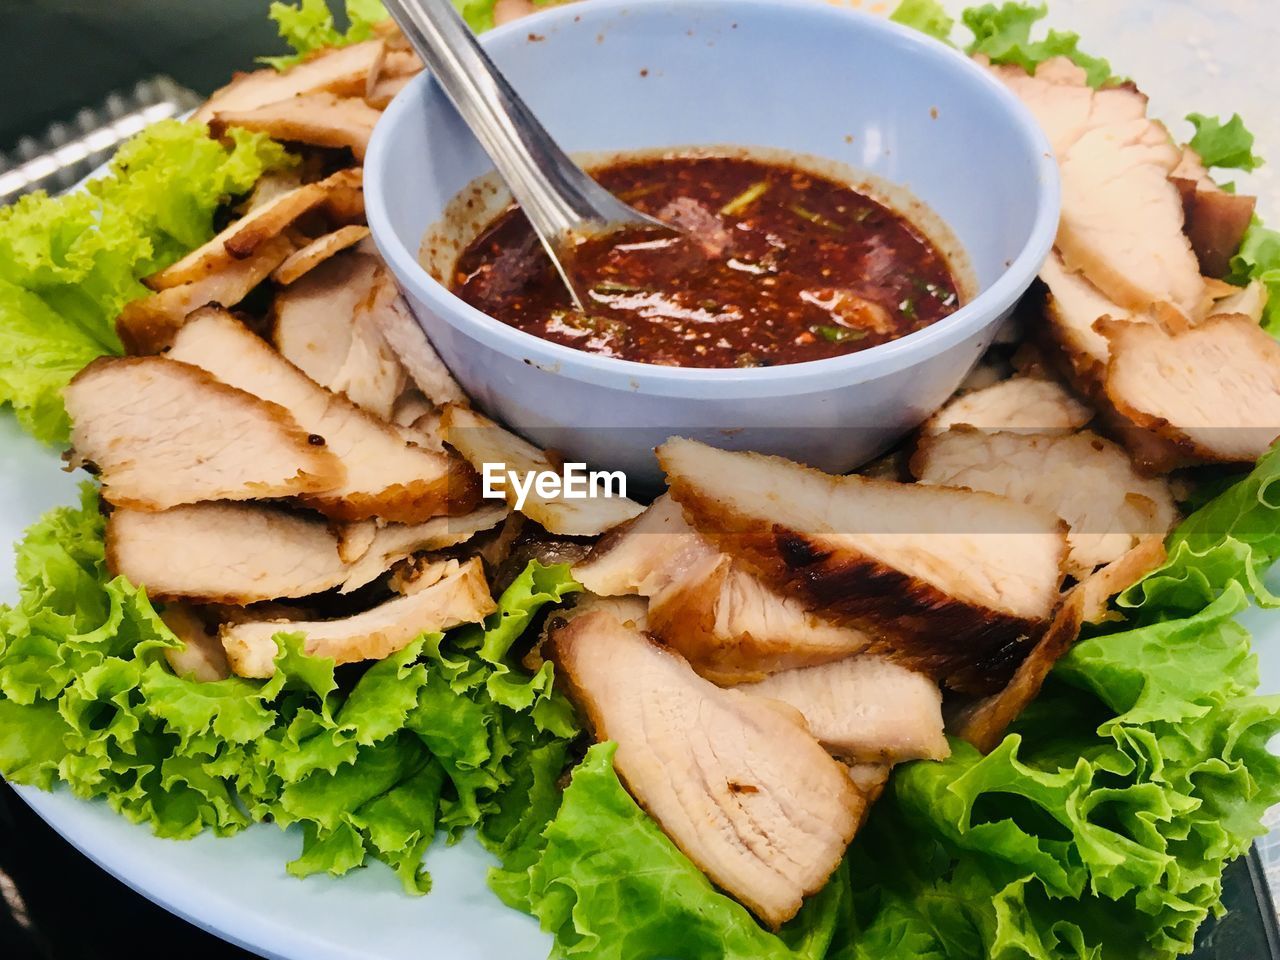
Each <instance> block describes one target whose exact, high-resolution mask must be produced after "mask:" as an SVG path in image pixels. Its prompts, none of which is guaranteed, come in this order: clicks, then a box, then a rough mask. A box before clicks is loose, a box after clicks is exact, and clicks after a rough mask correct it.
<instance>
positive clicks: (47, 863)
mask: <svg viewBox="0 0 1280 960" xmlns="http://www.w3.org/2000/svg"><path fill="white" fill-rule="evenodd" d="M267 5H268V0H36V2H32V0H0V25H2V26H3V29H4V33H5V37H6V41H7V42H6V44H5V51H4V56H3V57H2V58H0V81H3V83H2V85H0V90H3V91H4V95H3V96H0V153H5V152H9V151H10V150H11V148H12V147H13V145H14V144H15V143H16V142H17V141H18V140H19V138H21V137H24V136H35V137H39V136H40V135H41V134H43V132H44V131H45V130H46V129H47V128H48V126H49V125H50V124H52V123H56V122H67V121H70V120H71V119H72V117H73V116H74V115H75V113H76V112H77V111H78V110H80V109H81V108H83V107H90V108H93V107H96V106H97V105H99V104H100V103H102V101H103V100H104V99H105V98H106V96H107V95H108V94H110V93H112V92H115V91H120V92H127V91H128V90H130V89H131V88H132V87H133V86H134V84H136V83H137V82H139V81H141V80H144V79H148V78H151V77H154V76H156V75H167V76H169V77H172V78H173V79H174V80H176V81H177V82H178V83H180V84H181V85H183V86H185V87H188V88H190V89H192V90H195V91H196V92H198V93H201V94H208V93H210V92H211V91H212V90H214V89H215V88H216V87H218V86H221V85H222V84H224V83H226V81H227V79H228V77H229V76H230V74H231V72H232V71H233V70H237V69H251V68H252V67H253V59H254V57H256V56H259V55H263V54H270V53H276V52H279V51H280V50H281V49H282V48H281V44H280V41H279V39H278V38H277V36H276V32H275V25H274V24H273V23H271V22H270V21H269V20H268V19H267V17H266V10H267ZM1253 866H1254V869H1253V870H1251V865H1250V862H1249V861H1247V860H1241V861H1238V862H1237V863H1235V864H1233V865H1232V866H1231V867H1230V868H1229V869H1228V871H1227V882H1226V901H1227V905H1228V907H1229V908H1230V912H1229V913H1228V915H1227V917H1226V918H1225V919H1224V920H1223V921H1222V922H1221V923H1220V924H1217V925H1216V926H1215V925H1213V924H1207V925H1206V928H1205V929H1203V930H1202V931H1201V936H1200V949H1199V950H1198V951H1197V953H1196V955H1195V956H1196V957H1197V958H1199V960H1265V958H1267V957H1276V958H1277V960H1280V953H1275V952H1274V950H1275V921H1274V916H1273V914H1272V913H1271V911H1270V910H1269V909H1264V908H1262V907H1260V905H1259V896H1258V889H1259V888H1258V886H1257V885H1258V884H1260V883H1261V880H1260V879H1257V880H1256V881H1255V877H1257V878H1260V876H1261V870H1260V869H1258V868H1257V867H1256V864H1254V865H1253ZM117 957H129V958H130V960H150V958H153V957H154V958H157V960H159V958H165V960H171V958H174V957H178V958H182V960H214V958H216V960H248V958H250V957H251V954H248V953H245V952H244V951H242V950H238V949H236V948H234V947H231V946H229V945H227V944H224V943H222V942H221V941H219V940H217V939H216V938H214V937H211V936H209V935H208V934H205V933H203V932H201V931H199V930H197V929H196V928H194V927H192V926H190V925H188V924H186V923H184V922H183V921H181V920H179V919H177V918H175V917H173V916H171V915H169V914H168V913H166V912H165V911H164V910H162V909H160V908H159V907H156V906H154V905H153V904H151V903H149V902H148V901H146V900H144V899H142V898H141V897H138V896H136V895H134V894H133V893H132V892H131V891H129V890H128V888H126V887H125V886H124V885H123V884H121V883H119V882H118V881H116V880H114V879H112V878H111V877H110V876H108V875H107V874H106V873H104V872H103V871H102V870H100V869H98V868H97V867H96V866H94V865H93V864H92V863H91V862H90V861H89V860H87V859H86V858H85V857H84V856H82V855H81V854H79V853H78V852H77V851H75V850H74V849H73V848H72V847H70V846H69V845H68V844H67V843H66V842H65V841H63V840H62V839H61V838H60V837H58V836H57V834H55V833H54V832H53V831H52V830H51V829H50V828H49V827H47V826H46V825H45V824H44V823H43V822H42V821H41V820H40V819H39V818H38V817H36V816H35V815H34V814H33V813H32V812H31V811H30V810H29V809H28V808H27V806H26V804H24V803H23V802H22V801H21V800H19V799H18V798H17V796H16V795H15V794H14V793H13V791H12V790H11V789H10V788H9V787H8V786H7V785H6V784H4V783H3V782H2V781H0V958H2V960H108V958H111V960H113V958H117Z"/></svg>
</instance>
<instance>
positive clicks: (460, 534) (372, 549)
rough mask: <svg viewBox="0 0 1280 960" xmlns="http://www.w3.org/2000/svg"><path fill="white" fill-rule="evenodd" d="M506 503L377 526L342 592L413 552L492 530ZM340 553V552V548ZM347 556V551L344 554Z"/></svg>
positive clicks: (502, 517)
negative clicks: (422, 521)
mask: <svg viewBox="0 0 1280 960" xmlns="http://www.w3.org/2000/svg"><path fill="white" fill-rule="evenodd" d="M507 513H508V510H507V507H506V505H505V504H496V505H491V504H482V505H481V506H480V508H479V509H477V510H474V511H472V512H471V513H468V514H467V515H466V516H462V517H436V518H435V519H433V520H428V521H427V522H426V523H417V524H402V523H393V524H388V525H387V526H384V527H377V528H376V532H375V533H374V535H373V537H372V538H370V539H369V541H368V547H367V548H366V549H365V550H364V551H363V553H361V554H360V556H359V557H358V558H356V559H354V560H351V561H350V562H351V563H352V567H351V572H350V574H349V575H348V576H347V579H346V581H345V582H344V583H343V584H342V589H341V590H340V591H339V592H341V593H350V592H351V591H352V590H356V589H358V588H359V587H363V586H364V585H365V584H367V583H371V582H372V581H374V580H376V579H377V578H378V577H380V576H382V574H383V573H385V572H386V571H387V570H389V569H390V568H391V567H392V566H393V565H394V564H395V563H396V562H397V561H399V560H403V559H404V558H405V557H408V556H411V555H412V554H415V553H421V552H423V551H429V550H446V549H448V548H449V547H454V546H457V545H458V544H460V543H465V542H466V541H468V540H470V539H471V538H472V537H474V536H475V535H476V534H477V533H480V532H481V531H483V530H491V529H493V528H494V527H496V526H497V525H498V524H500V523H501V522H502V521H503V520H505V519H506V517H507ZM340 552H341V551H340ZM347 556H350V553H348V554H347Z"/></svg>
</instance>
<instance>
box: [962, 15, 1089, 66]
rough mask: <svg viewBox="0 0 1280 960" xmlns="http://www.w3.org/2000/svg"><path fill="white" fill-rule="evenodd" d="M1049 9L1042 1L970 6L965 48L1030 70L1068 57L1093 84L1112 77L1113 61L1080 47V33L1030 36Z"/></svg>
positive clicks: (966, 23) (1057, 31)
mask: <svg viewBox="0 0 1280 960" xmlns="http://www.w3.org/2000/svg"><path fill="white" fill-rule="evenodd" d="M1047 13H1048V7H1047V6H1044V5H1043V4H1042V5H1040V6H1033V5H1032V4H1027V3H1005V4H1002V5H1001V6H999V7H997V6H995V4H991V3H988V4H985V5H983V6H981V7H970V8H969V9H967V10H965V11H964V13H963V14H962V15H961V19H962V20H963V21H964V25H965V26H966V27H968V28H969V30H970V31H971V32H972V33H973V42H972V43H970V44H969V46H968V47H967V48H966V52H967V53H969V54H970V55H971V56H972V55H975V54H982V55H983V56H986V57H988V58H990V60H991V62H992V63H1014V64H1017V65H1018V66H1020V67H1022V68H1023V69H1025V70H1027V71H1034V70H1035V68H1036V67H1037V66H1039V65H1040V64H1041V63H1043V62H1044V61H1045V60H1048V59H1050V58H1052V57H1066V58H1067V59H1069V60H1071V61H1072V62H1073V63H1075V64H1076V65H1077V66H1078V67H1080V68H1082V69H1083V70H1084V72H1085V74H1086V75H1087V77H1088V80H1089V84H1090V85H1091V86H1095V87H1098V86H1101V85H1102V84H1104V83H1106V82H1107V81H1108V80H1110V79H1111V76H1112V75H1111V65H1110V64H1109V63H1108V62H1107V61H1106V60H1104V59H1102V58H1101V57H1094V56H1090V55H1089V54H1087V53H1085V52H1084V51H1083V50H1081V49H1080V35H1079V34H1078V33H1072V32H1069V31H1062V30H1050V31H1048V33H1047V34H1045V36H1044V38H1043V39H1040V40H1033V39H1031V31H1032V28H1034V27H1035V25H1036V23H1037V22H1038V21H1040V20H1041V19H1043V18H1044V16H1045V15H1046V14H1047Z"/></svg>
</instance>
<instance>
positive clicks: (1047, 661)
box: [954, 587, 1084, 753]
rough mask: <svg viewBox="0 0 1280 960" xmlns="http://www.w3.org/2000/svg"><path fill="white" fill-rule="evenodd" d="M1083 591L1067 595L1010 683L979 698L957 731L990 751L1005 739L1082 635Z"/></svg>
mask: <svg viewBox="0 0 1280 960" xmlns="http://www.w3.org/2000/svg"><path fill="white" fill-rule="evenodd" d="M1083 606H1084V599H1083V593H1082V592H1081V591H1080V589H1079V587H1077V588H1076V589H1074V590H1072V591H1071V593H1069V594H1068V595H1067V599H1066V600H1065V601H1064V602H1063V604H1062V606H1061V607H1060V608H1059V610H1058V614H1057V616H1056V617H1054V619H1053V623H1051V624H1050V625H1049V629H1048V630H1046V631H1045V632H1044V635H1043V636H1042V637H1041V638H1040V640H1039V642H1038V643H1036V645H1035V647H1034V648H1032V650H1031V652H1030V653H1029V654H1028V655H1027V657H1026V659H1025V660H1023V661H1022V663H1021V664H1020V665H1019V666H1018V669H1017V671H1016V672H1015V673H1014V675H1013V677H1012V678H1011V679H1010V680H1009V683H1008V685H1007V686H1006V687H1005V688H1004V689H1003V690H1001V691H1000V692H999V693H996V694H993V695H991V696H990V697H985V698H983V699H982V700H978V701H977V702H976V703H974V704H972V705H970V706H969V707H967V708H965V709H964V710H963V711H962V712H961V714H960V715H959V717H957V718H956V719H955V722H954V727H955V730H956V733H957V734H958V735H959V736H960V737H962V738H963V739H965V740H968V741H969V742H970V743H971V744H973V745H974V746H975V747H977V748H978V749H979V750H981V751H982V752H983V753H989V752H990V751H991V750H993V749H995V747H996V745H997V744H999V743H1000V741H1001V740H1002V739H1004V734H1005V731H1006V730H1007V729H1008V728H1009V725H1010V724H1011V723H1013V721H1014V720H1016V719H1017V718H1018V715H1019V714H1021V713H1022V711H1023V710H1025V709H1026V707H1027V705H1028V704H1029V703H1031V701H1032V700H1034V699H1035V698H1036V696H1037V695H1038V694H1039V693H1040V688H1041V687H1042V686H1043V685H1044V681H1045V680H1046V679H1047V678H1048V676H1049V672H1050V671H1051V670H1052V669H1053V665H1054V664H1055V663H1057V662H1058V661H1059V660H1060V659H1061V658H1062V655H1063V654H1065V653H1066V652H1067V651H1068V650H1069V649H1071V645H1072V644H1073V643H1075V642H1076V638H1077V637H1078V636H1079V635H1080V627H1081V624H1082V623H1083V618H1082V614H1083Z"/></svg>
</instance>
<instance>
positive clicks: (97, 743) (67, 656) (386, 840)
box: [0, 484, 579, 893]
mask: <svg viewBox="0 0 1280 960" xmlns="http://www.w3.org/2000/svg"><path fill="white" fill-rule="evenodd" d="M102 535H103V521H102V517H101V514H100V513H99V510H98V498H97V492H96V490H95V489H94V488H93V486H92V485H91V484H86V485H85V486H84V489H83V499H82V502H81V504H80V506H79V507H78V508H70V507H67V508H61V509H57V510H54V511H52V512H51V513H49V514H48V515H47V516H46V517H45V518H43V519H42V520H41V521H40V522H38V523H37V524H35V525H34V526H33V527H32V528H31V529H30V530H29V531H28V533H27V535H26V537H25V538H24V540H23V542H22V543H21V544H20V546H19V548H18V553H17V573H18V582H19V596H18V602H17V603H16V604H15V605H14V606H13V607H11V608H0V774H3V775H4V776H5V777H7V778H9V779H10V780H12V781H14V782H15V783H28V784H34V785H36V786H39V787H42V788H45V789H49V788H51V787H52V786H53V785H54V784H55V783H57V782H58V781H61V782H63V783H65V784H67V785H68V786H69V787H70V788H71V790H73V791H74V792H75V793H76V794H78V795H79V796H83V797H89V798H102V799H104V800H105V801H106V802H107V803H108V804H110V805H111V806H112V807H113V808H114V809H116V810H118V811H119V812H120V813H122V814H124V815H125V816H127V817H129V818H130V819H132V820H135V821H138V822H146V823H149V824H150V825H151V827H152V828H153V829H154V830H155V832H156V833H158V834H160V835H161V836H166V837H176V838H182V837H190V836H194V835H195V834H197V833H199V832H201V831H202V830H206V829H209V830H213V831H215V832H218V833H223V834H226V833H233V832H235V831H237V830H240V829H242V828H243V827H245V826H247V825H248V824H249V823H251V822H253V821H255V820H262V819H265V818H267V817H270V818H272V819H273V820H274V821H275V822H277V823H278V824H280V825H281V826H282V827H286V826H291V825H297V826H298V827H299V828H300V831H299V832H300V834H301V837H302V852H301V855H300V856H299V857H298V859H297V860H295V861H294V862H293V863H291V864H290V865H289V870H290V872H292V873H294V874H295V875H298V876H307V875H309V874H312V873H320V872H326V873H331V874H341V873H345V872H346V871H348V870H351V869H354V868H356V867H358V866H361V865H363V864H364V863H366V862H367V861H368V860H369V859H377V860H382V861H383V862H385V863H386V864H388V866H390V867H391V869H392V870H393V871H395V873H396V874H397V875H398V876H399V878H400V880H401V882H402V884H403V885H404V887H405V889H406V890H408V891H410V892H412V893H425V892H426V891H427V890H428V889H429V886H430V878H429V877H428V876H427V874H426V872H425V869H424V867H423V855H424V854H425V852H426V850H427V847H428V846H429V845H430V844H431V842H432V841H433V839H434V838H435V836H436V833H437V828H440V829H446V830H448V831H450V832H451V833H453V834H455V835H456V834H457V833H458V832H459V831H461V830H463V829H465V828H467V827H479V828H480V830H481V835H482V838H483V839H484V840H485V842H486V843H488V844H489V845H490V846H491V847H492V848H493V849H495V850H498V851H501V852H504V853H510V854H512V855H514V853H515V851H516V850H517V849H518V848H521V847H522V846H525V845H527V844H528V843H529V842H530V838H531V837H533V838H536V836H537V834H538V833H539V832H540V831H541V829H542V828H543V826H545V824H546V822H547V820H548V819H549V818H550V817H551V815H552V814H553V813H554V811H555V806H556V805H557V804H558V790H556V788H555V784H556V781H557V780H558V778H559V777H560V774H561V772H562V771H563V769H564V763H565V758H566V744H567V740H568V738H572V737H574V736H576V735H577V727H576V726H575V725H573V723H572V711H571V710H570V709H569V707H568V705H567V704H566V703H565V702H564V701H563V699H562V698H561V697H560V695H559V694H557V693H555V692H554V690H553V689H552V686H551V680H552V677H551V668H550V667H546V668H544V669H543V670H542V671H540V672H539V673H538V674H537V675H535V676H533V677H528V676H526V675H524V674H522V673H520V672H519V670H518V669H517V668H516V667H515V666H514V664H513V663H511V662H510V660H509V655H510V649H511V646H512V643H513V642H514V641H515V640H516V638H517V637H518V636H519V635H520V634H521V633H523V632H524V630H525V629H526V628H527V627H528V626H529V624H530V623H531V621H532V619H533V617H534V616H535V615H536V614H537V612H538V610H540V609H541V608H542V607H544V606H546V605H547V604H551V603H556V602H559V601H560V599H561V598H563V597H564V596H565V595H567V594H568V593H570V592H571V591H573V590H576V589H579V588H578V586H577V584H576V583H574V581H573V580H572V579H571V577H570V576H569V570H568V567H567V566H563V565H562V566H557V567H542V566H539V565H537V564H531V565H530V566H529V568H528V569H527V570H525V571H524V573H523V574H522V575H521V576H520V577H519V578H517V580H516V581H515V582H514V583H513V585H512V586H511V587H510V588H509V589H508V590H507V591H506V592H505V593H504V594H503V596H502V597H501V598H499V601H498V609H497V611H496V612H495V613H494V614H493V615H492V616H491V617H490V619H489V620H488V622H487V623H485V624H484V625H477V626H475V627H473V628H469V629H464V630H459V631H455V632H453V633H450V634H448V635H441V634H432V635H424V636H423V637H420V638H419V639H418V640H417V641H415V642H414V643H412V644H410V645H409V646H408V647H406V648H405V649H403V650H401V651H400V652H398V653H396V654H394V655H392V656H390V657H388V658H386V659H385V660H382V661H379V662H377V663H374V664H371V665H369V666H367V667H366V668H364V669H363V671H362V672H360V673H359V676H358V678H357V679H355V681H354V683H349V684H344V685H340V684H339V682H338V678H337V676H336V673H335V667H334V663H333V661H331V660H327V659H324V658H319V657H310V656H307V655H306V654H305V653H304V650H303V642H304V639H303V637H301V636H299V635H297V634H292V633H281V634H279V635H277V637H276V641H277V643H278V645H279V648H280V649H279V653H278V655H277V657H276V660H275V666H276V670H275V674H274V676H273V677H272V678H271V679H270V680H268V681H265V682H263V681H255V680H243V679H240V678H237V677H232V678H229V679H226V680H220V681H217V682H214V683H198V682H195V681H192V680H188V679H185V678H182V677H177V676H175V675H174V674H173V672H172V671H171V670H170V669H169V667H168V664H167V662H166V661H165V659H164V657H163V653H164V651H165V650H166V649H167V648H170V647H174V646H176V645H177V644H178V642H179V641H178V640H177V638H176V637H174V636H173V634H172V633H171V632H170V631H169V629H168V628H167V627H166V626H165V625H164V622H163V621H162V620H161V619H160V617H159V615H158V614H157V613H156V611H155V609H154V608H153V607H152V605H151V603H150V602H149V601H148V600H147V597H146V595H145V594H144V593H143V592H142V591H140V590H138V589H137V588H135V587H134V586H132V585H131V584H129V583H128V582H127V581H125V580H124V579H123V578H120V577H116V578H114V579H112V578H109V577H108V576H107V573H106V570H105V560H104V548H103V540H102ZM531 796H534V797H540V798H541V800H540V802H537V803H533V804H530V803H529V798H530V797H531ZM553 798H554V800H555V802H552V799H553Z"/></svg>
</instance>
